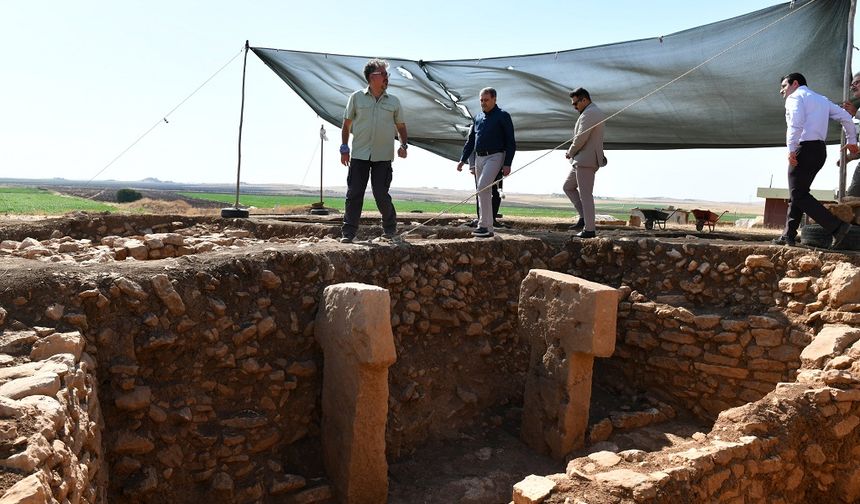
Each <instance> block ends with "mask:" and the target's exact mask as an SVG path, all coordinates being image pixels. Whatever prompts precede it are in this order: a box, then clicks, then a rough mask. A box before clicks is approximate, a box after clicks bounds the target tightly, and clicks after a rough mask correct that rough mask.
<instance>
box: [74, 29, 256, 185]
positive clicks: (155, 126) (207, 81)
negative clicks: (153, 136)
mask: <svg viewBox="0 0 860 504" xmlns="http://www.w3.org/2000/svg"><path fill="white" fill-rule="evenodd" d="M244 50H245V46H244V44H243V45H242V49H240V50H239V52H238V53H236V55H235V56H233V57H232V58H230V60H229V61H227V63H224V65H222V66H221V68H219V69H218V70H216V71H215V73H213V74H212V75H211V76H210V77H209V78H208V79H206V80H205V81H203V84H200V85H199V86H197V89H195V90H194V91H192V92H191V94H189V95H188V96H186V97H185V99H183V100H182V101H181V102H179V104H177V105H176V106H175V107H173V108H172V109H170V112H168V113H166V114H164V115H163V116H161V118H160V119H158V120H157V121H155V124H153V125H152V126H151V127H150V128H149V129H148V130H146V131H145V132H144V133H143V134H142V135H140V136H139V137H137V140H135V141H134V142H132V143H131V145H129V146H128V147H126V148H125V149H123V151H122V152H120V153H119V154H117V156H116V157H115V158H113V159H111V161H110V163H108V164H106V165H105V166H104V168H102V169H101V170H99V171H98V172H97V173H96V174H95V175H93V176H92V178H90V179H89V180H87V182H86V183H85V184H84V186H87V185H88V184H89V183H90V182H92V181H93V180H95V178H96V177H98V176H99V175H101V174H102V172H104V171H105V170H107V169H108V168H110V166H111V165H112V164H114V163H116V162H117V160H118V159H119V158H121V157H122V156H123V155H125V153H126V152H128V151H130V150H131V148H132V147H134V146H135V145H137V144H138V142H140V141H141V140H143V139H144V137H146V135H149V134H150V133H151V132H152V130H154V129H155V128H157V127H158V126H159V125H161V124H162V123H164V124H168V121H167V118H168V117H170V114H172V113H174V112H176V109H178V108H179V107H181V106H182V105H184V104H185V102H187V101H188V100H189V99H190V98H191V97H192V96H194V95H195V94H196V93H197V92H198V91H200V89H202V88H203V86H205V85H206V84H208V83H209V81H211V80H212V79H214V78H215V76H216V75H218V74H219V73H221V71H222V70H224V69H225V68H227V66H228V65H229V64H230V63H232V62H233V60H234V59H236V58H237V57H238V56H239V55H240V54H242V51H244Z"/></svg>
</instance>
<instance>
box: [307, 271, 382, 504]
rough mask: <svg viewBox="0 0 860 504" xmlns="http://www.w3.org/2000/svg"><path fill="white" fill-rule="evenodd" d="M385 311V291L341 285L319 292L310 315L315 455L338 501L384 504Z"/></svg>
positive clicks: (369, 286) (367, 286)
mask: <svg viewBox="0 0 860 504" xmlns="http://www.w3.org/2000/svg"><path fill="white" fill-rule="evenodd" d="M390 309H391V307H390V298H389V295H388V291H387V290H386V289H383V288H381V287H375V286H372V285H364V284H359V283H343V284H338V285H331V286H329V287H326V288H325V291H323V302H322V303H320V308H319V312H318V313H317V319H316V323H315V326H314V327H315V329H314V333H315V336H316V338H317V341H319V342H320V345H321V346H322V348H323V357H324V360H325V366H324V370H323V391H322V445H323V458H324V462H325V467H326V472H327V473H328V476H329V479H330V480H331V482H332V485H333V487H334V488H335V493H336V494H337V498H338V501H339V502H341V503H358V504H364V503H367V504H374V503H384V502H386V501H387V499H388V463H387V462H386V460H385V423H386V420H387V418H388V367H389V366H391V364H393V363H394V361H395V360H396V355H395V352H394V336H393V334H392V332H391V315H390Z"/></svg>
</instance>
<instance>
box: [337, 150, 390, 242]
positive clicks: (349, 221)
mask: <svg viewBox="0 0 860 504" xmlns="http://www.w3.org/2000/svg"><path fill="white" fill-rule="evenodd" d="M391 176H392V169H391V161H367V160H364V159H355V158H352V159H351V160H350V161H349V174H348V175H347V176H346V187H347V189H346V205H345V210H344V212H343V228H342V233H343V236H349V237H355V234H356V233H357V232H358V223H359V219H360V218H361V208H362V206H364V191H365V189H367V180H368V179H370V185H371V187H372V188H373V199H375V200H376V208H378V209H379V213H381V214H382V229H383V231H384V232H385V233H394V232H396V231H397V212H396V211H395V210H394V204H392V203H391V195H389V194H388V188H389V187H391Z"/></svg>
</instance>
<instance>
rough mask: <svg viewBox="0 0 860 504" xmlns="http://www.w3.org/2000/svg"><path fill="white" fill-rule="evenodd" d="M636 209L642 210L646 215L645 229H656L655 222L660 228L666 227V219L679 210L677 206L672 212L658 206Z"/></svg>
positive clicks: (643, 214)
mask: <svg viewBox="0 0 860 504" xmlns="http://www.w3.org/2000/svg"><path fill="white" fill-rule="evenodd" d="M636 210H639V211H640V212H642V216H644V217H645V229H648V230H651V229H654V224H657V228H658V229H666V221H667V220H669V217H671V216H673V215H675V212H677V211H678V209H677V208H676V209H675V210H672V212H664V211H663V210H658V209H656V208H637V209H636Z"/></svg>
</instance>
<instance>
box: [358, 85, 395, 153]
mask: <svg viewBox="0 0 860 504" xmlns="http://www.w3.org/2000/svg"><path fill="white" fill-rule="evenodd" d="M343 118H344V119H349V120H351V121H352V125H351V129H352V157H353V158H355V159H363V160H365V161H391V160H393V159H394V136H395V134H396V133H397V129H396V127H395V125H397V124H402V123H405V122H406V121H405V120H404V118H403V109H402V108H401V107H400V100H398V99H397V97H395V96H392V95H390V94H388V93H382V96H380V97H379V100H377V99H376V98H374V97H373V95H372V94H370V88H369V87H366V88H364V89H360V90H358V91H356V92H354V93H352V94H351V95H349V101H347V102H346V110H344V112H343Z"/></svg>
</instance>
